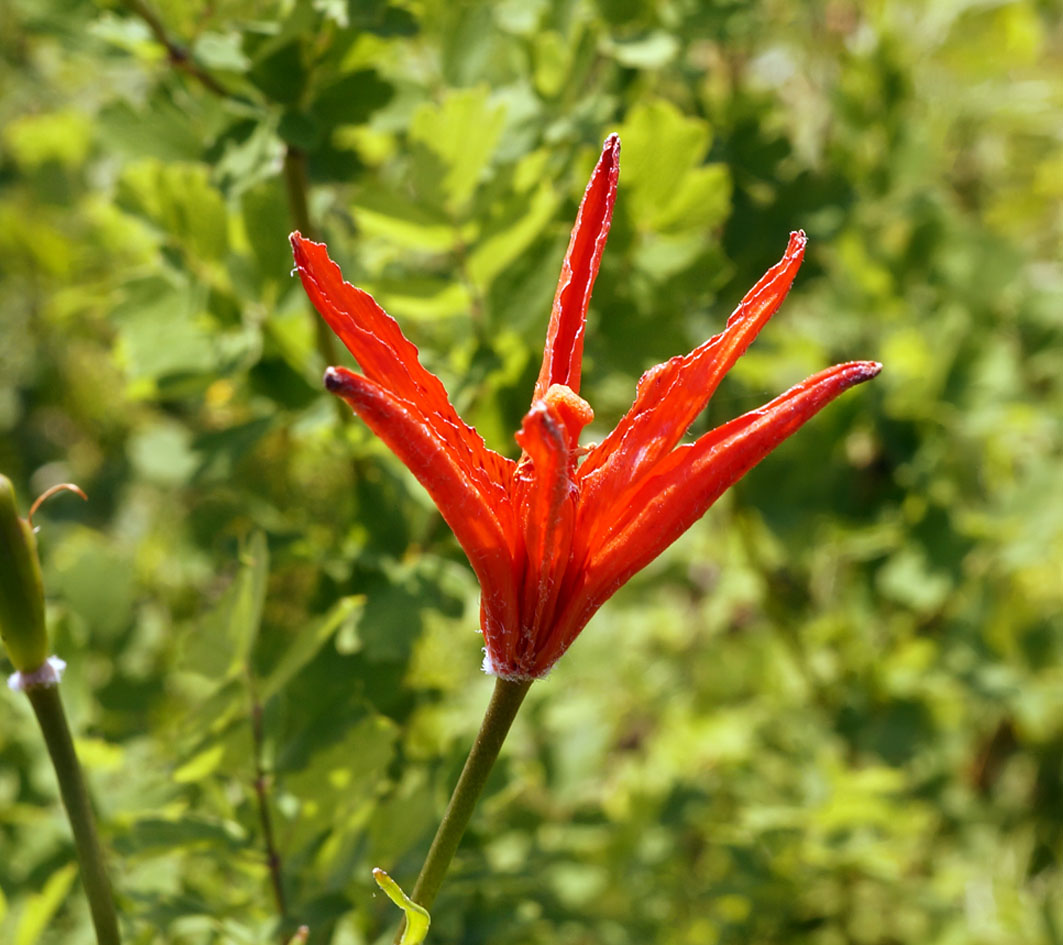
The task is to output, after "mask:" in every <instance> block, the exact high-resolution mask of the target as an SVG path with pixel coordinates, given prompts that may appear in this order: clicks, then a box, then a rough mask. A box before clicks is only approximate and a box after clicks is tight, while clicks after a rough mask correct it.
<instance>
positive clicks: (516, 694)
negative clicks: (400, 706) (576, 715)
mask: <svg viewBox="0 0 1063 945" xmlns="http://www.w3.org/2000/svg"><path fill="white" fill-rule="evenodd" d="M531 684H532V680H531V679H519V680H511V679H501V678H499V679H496V680H495V691H494V692H493V693H492V694H491V702H490V703H489V704H488V706H487V711H486V712H485V713H484V720H483V722H481V723H480V731H479V732H478V733H477V735H476V741H474V742H473V743H472V749H471V750H470V751H469V757H468V758H467V759H466V761H465V767H464V768H462V771H461V777H459V778H458V783H457V784H456V785H455V787H454V793H453V794H451V796H450V803H449V804H447V809H446V812H445V813H444V814H443V819H442V820H441V821H440V823H439V829H438V830H436V835H435V838H434V839H433V840H432V846H431V847H430V848H429V850H428V856H427V857H426V858H425V861H424V866H422V867H421V872H420V874H419V875H418V877H417V882H416V883H415V884H414V887H413V892H412V893H411V894H410V898H411V899H412V900H413V901H414V902H416V903H417V904H418V905H419V906H423V907H424V908H425V909H430V908H431V906H432V903H433V902H435V898H436V894H437V893H438V892H439V887H440V886H442V885H443V879H444V877H445V876H446V875H447V870H448V869H449V867H450V861H451V860H453V859H454V854H455V852H456V851H457V849H458V844H459V843H460V842H461V837H462V834H464V833H465V828H466V827H467V826H468V825H469V820H470V819H471V818H472V812H473V810H475V808H476V802H477V801H478V800H479V799H480V795H481V794H482V793H483V789H484V785H485V784H486V783H487V778H488V776H489V775H490V774H491V769H492V767H494V763H495V760H496V759H497V758H498V753H499V751H500V750H501V748H502V742H504V741H505V740H506V735H507V734H508V733H509V729H510V726H511V725H512V724H513V719H514V718H516V715H517V710H518V709H519V708H520V706H521V703H522V702H523V701H524V697H525V696H526V695H527V694H528V689H529V687H530V686H531ZM405 927H406V920H405V918H404V919H403V920H402V925H401V926H400V927H399V931H398V934H397V935H396V936H395V942H396V945H398V943H399V942H400V940H401V939H402V933H403V930H404V929H405Z"/></svg>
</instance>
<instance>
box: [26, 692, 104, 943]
mask: <svg viewBox="0 0 1063 945" xmlns="http://www.w3.org/2000/svg"><path fill="white" fill-rule="evenodd" d="M26 695H27V696H28V697H29V700H30V705H32V706H33V711H34V712H35V713H36V715H37V721H38V722H39V723H40V726H41V731H42V732H43V733H44V742H45V744H46V745H47V746H48V754H49V755H51V757H52V764H53V765H54V766H55V775H56V778H57V779H58V781H59V793H60V794H61V795H62V798H63V806H64V807H65V808H66V814H67V817H68V818H69V819H70V827H71V829H72V830H73V831H74V846H75V848H76V849H77V856H78V862H79V863H80V865H81V881H82V882H83V883H84V885H85V894H86V895H87V896H88V899H89V909H90V910H91V911H92V924H93V925H94V926H95V927H96V941H97V942H99V945H120V942H121V938H120V936H119V934H118V917H117V915H116V914H115V911H114V898H113V896H112V895H111V883H110V881H109V880H108V878H107V870H106V867H105V865H104V860H103V850H102V849H101V848H100V841H99V839H98V837H97V836H96V821H95V818H94V817H93V814H92V805H91V804H90V803H89V794H88V790H87V789H86V787H85V777H84V775H83V774H82V772H81V765H80V764H78V758H77V753H76V752H75V750H74V740H73V738H72V737H71V735H70V726H69V725H68V724H67V721H66V713H64V712H63V703H62V700H61V699H60V698H59V687H58V686H33V687H30V688H28V689H27V691H26Z"/></svg>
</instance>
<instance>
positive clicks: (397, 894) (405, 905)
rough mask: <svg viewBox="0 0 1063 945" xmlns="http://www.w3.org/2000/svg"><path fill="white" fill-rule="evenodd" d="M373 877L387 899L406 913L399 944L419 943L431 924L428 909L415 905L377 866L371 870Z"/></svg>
mask: <svg viewBox="0 0 1063 945" xmlns="http://www.w3.org/2000/svg"><path fill="white" fill-rule="evenodd" d="M373 879H375V880H376V884H377V885H378V886H379V887H380V888H381V889H383V890H384V892H385V893H386V894H387V897H388V899H390V900H391V901H392V902H393V903H395V905H397V906H398V907H399V908H400V909H401V910H402V911H403V912H404V913H405V914H406V927H405V929H403V932H402V938H401V939H399V945H421V943H422V942H423V941H424V940H425V938H426V937H427V935H428V927H429V926H430V925H431V924H432V917H431V916H430V915H429V914H428V910H427V909H425V908H424V907H423V906H419V905H417V903H416V902H414V901H413V900H412V899H411V898H410V897H409V896H407V895H406V893H404V892H403V891H402V887H401V886H399V884H398V883H396V882H395V880H393V879H392V878H391V877H390V876H388V874H387V873H385V872H384V871H383V870H382V869H381V868H380V867H379V866H378V867H376V868H374V870H373Z"/></svg>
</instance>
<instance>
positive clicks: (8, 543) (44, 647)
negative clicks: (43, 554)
mask: <svg viewBox="0 0 1063 945" xmlns="http://www.w3.org/2000/svg"><path fill="white" fill-rule="evenodd" d="M0 636H3V640H4V646H5V647H6V649H7V655H8V657H9V658H10V659H11V662H12V663H14V664H15V669H17V670H18V671H19V672H23V673H32V672H33V671H35V670H37V669H39V668H40V667H41V666H42V664H43V663H44V662H45V660H46V659H47V657H48V632H47V630H46V628H45V624H44V585H43V583H42V581H41V564H40V561H39V560H38V558H37V540H36V538H34V536H33V528H32V526H31V525H30V523H29V522H28V521H27V520H26V519H23V518H20V517H19V515H18V511H17V510H16V508H15V489H14V487H13V486H12V485H11V480H9V479H8V478H7V477H6V476H4V475H0Z"/></svg>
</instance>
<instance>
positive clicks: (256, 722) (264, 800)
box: [247, 669, 288, 924]
mask: <svg viewBox="0 0 1063 945" xmlns="http://www.w3.org/2000/svg"><path fill="white" fill-rule="evenodd" d="M247 691H248V694H249V695H250V697H251V742H252V746H253V755H254V761H255V784H254V787H255V797H256V798H257V801H258V817H259V820H260V821H261V823H262V842H263V843H264V844H265V847H266V866H267V867H268V868H269V877H270V882H271V884H272V886H273V900H274V902H276V904H277V912H278V914H279V915H280V917H281V922H282V924H283V921H284V920H285V919H286V918H287V917H288V903H287V901H286V899H285V896H284V881H283V877H282V867H281V858H280V854H279V853H278V852H277V845H276V843H275V841H274V834H273V817H272V816H271V814H270V810H269V776H268V775H267V774H266V771H265V768H264V766H263V764H262V746H263V743H264V741H265V739H264V738H263V735H262V703H261V702H259V701H258V694H257V693H256V691H255V681H254V678H253V677H252V675H251V671H250V669H248V671H247Z"/></svg>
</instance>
